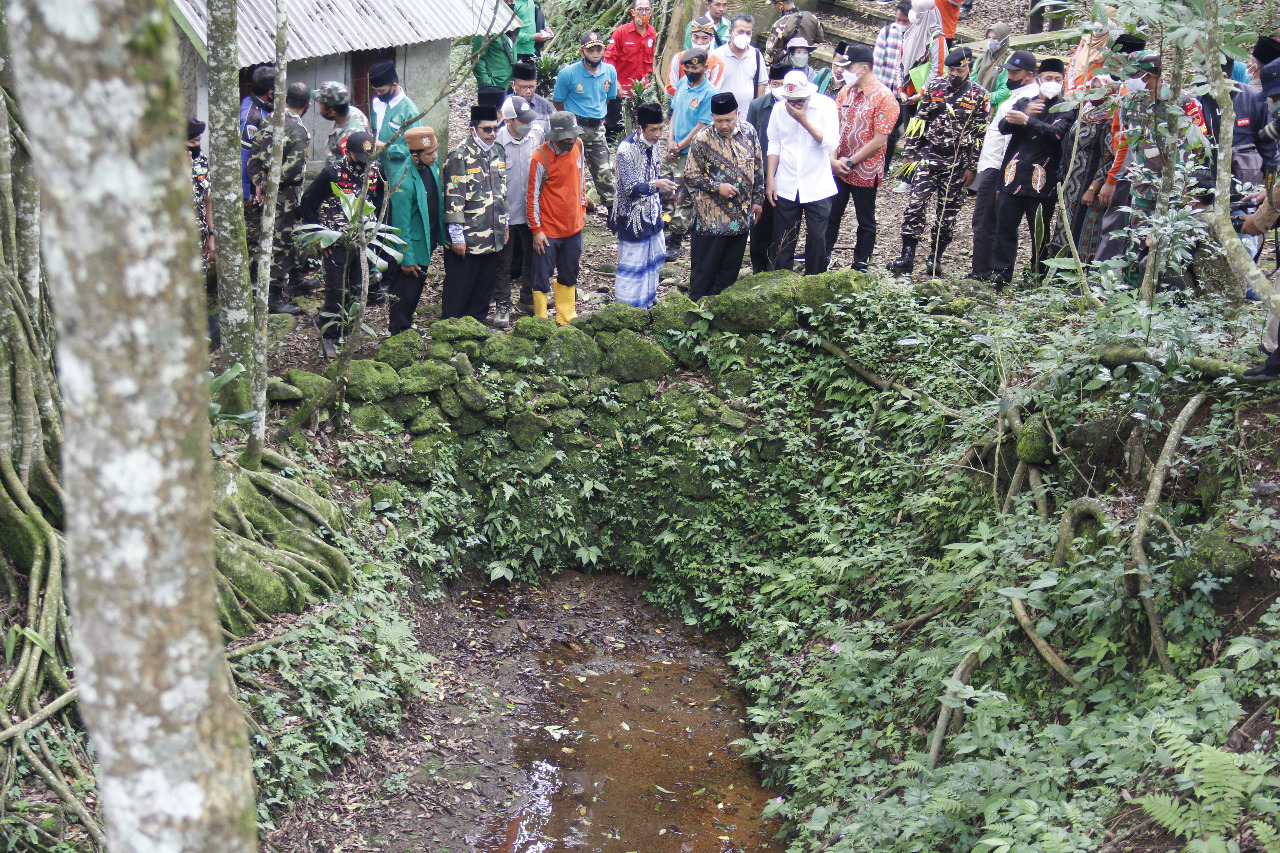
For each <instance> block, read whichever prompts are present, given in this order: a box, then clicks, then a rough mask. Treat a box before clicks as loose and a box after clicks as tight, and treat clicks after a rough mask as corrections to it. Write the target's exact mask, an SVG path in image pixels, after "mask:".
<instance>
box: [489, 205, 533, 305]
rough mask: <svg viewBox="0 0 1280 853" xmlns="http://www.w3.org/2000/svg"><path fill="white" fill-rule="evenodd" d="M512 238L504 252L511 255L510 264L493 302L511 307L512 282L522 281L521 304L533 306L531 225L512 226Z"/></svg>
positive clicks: (499, 282)
mask: <svg viewBox="0 0 1280 853" xmlns="http://www.w3.org/2000/svg"><path fill="white" fill-rule="evenodd" d="M510 231H511V236H510V238H509V239H508V240H507V246H506V248H505V249H503V251H504V252H510V253H511V260H510V262H509V263H506V264H503V267H502V274H503V278H502V279H500V280H499V281H498V289H497V292H496V293H494V294H493V301H494V302H496V303H498V305H499V306H500V307H502V308H510V307H511V280H512V279H514V278H518V279H520V303H521V304H522V305H532V304H533V287H532V285H533V231H531V230H530V229H529V223H527V222H523V223H520V224H519V225H512V226H510Z"/></svg>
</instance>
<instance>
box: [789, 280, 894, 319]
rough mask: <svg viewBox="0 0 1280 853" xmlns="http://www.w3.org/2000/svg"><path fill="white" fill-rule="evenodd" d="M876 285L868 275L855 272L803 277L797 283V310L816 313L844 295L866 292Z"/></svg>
mask: <svg viewBox="0 0 1280 853" xmlns="http://www.w3.org/2000/svg"><path fill="white" fill-rule="evenodd" d="M875 283H876V282H875V279H873V278H872V277H871V276H869V275H867V274H866V273H864V272H854V271H853V270H838V271H836V272H827V273H822V274H821V275H806V276H801V278H800V280H799V281H798V282H795V295H796V296H795V298H796V308H797V309H800V308H808V309H809V310H810V311H811V312H816V311H819V310H820V309H822V308H823V307H824V306H825V305H827V304H829V303H831V302H833V301H835V299H836V297H838V296H840V295H842V294H845V293H854V292H857V291H861V290H865V289H867V288H869V287H873V286H875Z"/></svg>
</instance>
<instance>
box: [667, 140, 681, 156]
mask: <svg viewBox="0 0 1280 853" xmlns="http://www.w3.org/2000/svg"><path fill="white" fill-rule="evenodd" d="M679 156H680V149H679V148H677V147H676V145H675V143H674V142H673V143H671V144H670V145H668V146H667V159H668V160H675V159H676V158H677V157H679Z"/></svg>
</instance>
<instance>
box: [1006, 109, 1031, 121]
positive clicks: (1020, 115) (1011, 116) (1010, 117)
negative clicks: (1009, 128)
mask: <svg viewBox="0 0 1280 853" xmlns="http://www.w3.org/2000/svg"><path fill="white" fill-rule="evenodd" d="M1004 119H1005V121H1007V122H1009V124H1026V123H1027V114H1026V113H1024V112H1022V111H1021V110H1009V112H1008V114H1007V115H1005V117H1004Z"/></svg>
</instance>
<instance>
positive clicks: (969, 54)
mask: <svg viewBox="0 0 1280 853" xmlns="http://www.w3.org/2000/svg"><path fill="white" fill-rule="evenodd" d="M972 60H973V51H972V50H969V48H967V47H953V48H951V52H950V53H948V54H947V58H946V60H945V61H944V62H943V63H942V64H943V65H945V66H947V67H948V68H957V67H959V66H961V65H964V64H965V63H966V62H970V61H972Z"/></svg>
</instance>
